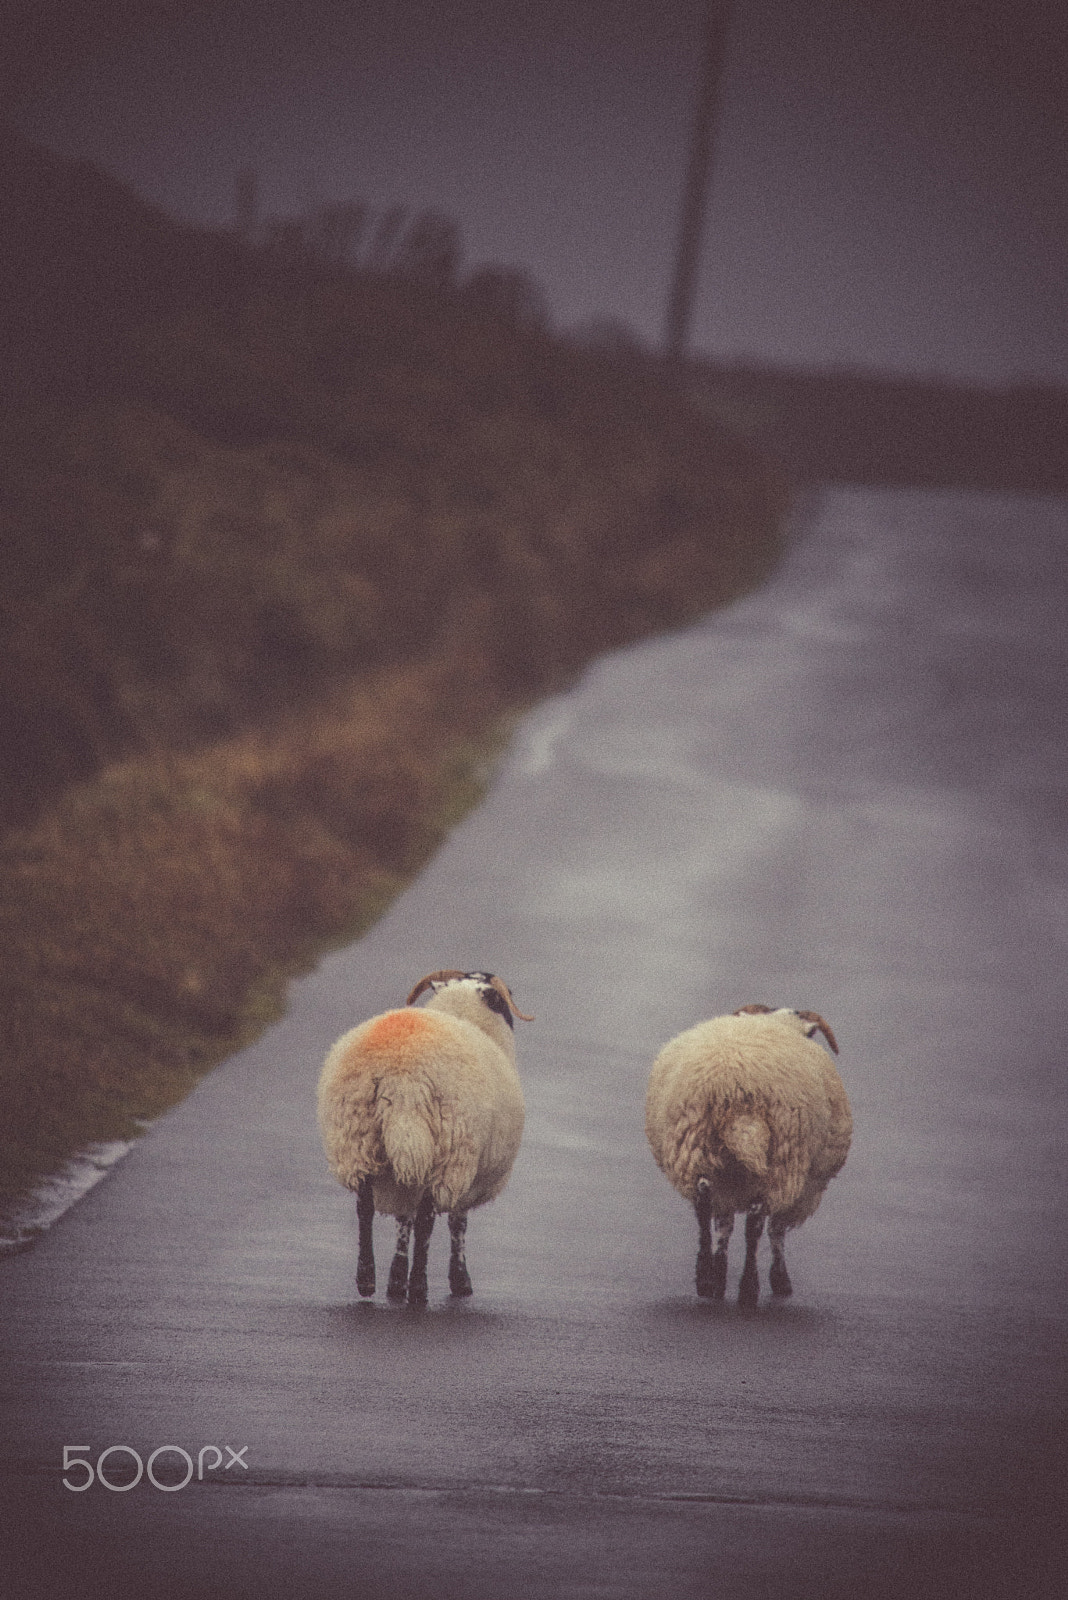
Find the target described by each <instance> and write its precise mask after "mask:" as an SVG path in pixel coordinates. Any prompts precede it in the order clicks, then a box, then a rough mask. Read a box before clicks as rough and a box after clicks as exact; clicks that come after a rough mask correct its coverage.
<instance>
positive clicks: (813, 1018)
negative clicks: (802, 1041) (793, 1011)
mask: <svg viewBox="0 0 1068 1600" xmlns="http://www.w3.org/2000/svg"><path fill="white" fill-rule="evenodd" d="M797 1014H798V1016H799V1017H804V1019H805V1021H806V1022H814V1023H815V1024H816V1027H817V1028H818V1029H819V1031H820V1033H822V1034H823V1037H824V1038H825V1039H826V1041H827V1043H828V1044H829V1045H830V1047H831V1049H832V1050H833V1051H834V1053H835V1055H837V1054H838V1040H837V1039H836V1038H835V1036H834V1034H833V1033H832V1031H831V1025H830V1023H829V1022H824V1020H823V1018H822V1017H821V1016H820V1014H819V1012H818V1011H799V1012H798V1013H797Z"/></svg>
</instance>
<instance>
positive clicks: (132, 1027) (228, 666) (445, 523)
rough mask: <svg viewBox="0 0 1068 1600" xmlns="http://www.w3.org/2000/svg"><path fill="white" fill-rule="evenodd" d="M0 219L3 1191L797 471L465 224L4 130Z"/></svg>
mask: <svg viewBox="0 0 1068 1600" xmlns="http://www.w3.org/2000/svg"><path fill="white" fill-rule="evenodd" d="M0 207H2V208H3V211H4V214H5V231H6V232H7V233H8V234H10V236H12V237H14V238H17V240H18V248H17V249H15V250H13V251H12V252H11V253H10V254H9V255H8V256H7V258H6V259H5V261H4V265H3V269H2V271H3V282H2V284H0V300H2V303H3V306H4V311H3V313H2V320H0V337H2V338H3V339H4V343H5V347H6V357H7V359H6V360H5V361H4V363H3V366H2V370H3V372H4V374H5V378H4V391H3V396H2V407H0V455H2V460H3V473H2V479H0V528H2V545H0V596H2V599H0V688H2V691H3V713H2V722H0V737H2V740H3V745H4V750H5V761H4V762H3V764H2V773H3V776H2V782H0V810H2V813H3V818H4V820H5V822H6V831H5V833H4V836H3V842H2V846H0V925H2V926H3V929H4V934H5V944H6V946H7V947H8V949H9V950H10V955H9V957H8V959H7V962H6V964H5V970H4V973H3V976H2V978H0V986H2V989H3V996H2V1002H3V1005H2V1011H3V1016H4V1030H5V1031H4V1038H3V1049H2V1051H0V1061H2V1066H0V1073H2V1075H3V1084H2V1092H3V1095H4V1099H5V1104H6V1107H7V1109H8V1112H9V1116H8V1119H7V1129H6V1133H5V1140H6V1142H5V1144H4V1147H3V1150H2V1151H0V1193H6V1194H7V1195H8V1196H9V1197H10V1196H15V1195H17V1194H19V1193H20V1192H23V1191H25V1189H26V1188H27V1186H28V1185H30V1184H31V1183H32V1182H33V1180H34V1177H35V1175H36V1174H39V1173H41V1172H42V1171H47V1170H49V1169H51V1168H54V1167H55V1166H56V1164H57V1163H59V1162H60V1161H62V1159H63V1158H64V1157H65V1156H66V1155H67V1154H69V1153H70V1152H71V1151H72V1150H74V1149H76V1148H78V1147H80V1146H81V1145H82V1144H84V1143H85V1141H86V1140H88V1139H95V1140H99V1139H111V1138H117V1137H126V1136H129V1135H130V1134H131V1133H132V1132H134V1131H136V1128H137V1126H138V1125H139V1121H140V1119H142V1118H144V1117H148V1116H151V1115H153V1114H155V1113H156V1112H158V1111H159V1110H160V1109H161V1108H162V1107H163V1106H165V1105H167V1104H170V1103H172V1102H173V1100H174V1099H175V1098H176V1097H178V1096H180V1095H181V1094H183V1093H185V1092H186V1091H187V1090H188V1088H189V1087H190V1085H191V1084H192V1082H194V1081H195V1079H196V1077H197V1075H198V1074H199V1073H201V1072H202V1071H204V1070H205V1069H206V1068H207V1067H208V1066H210V1065H211V1064H212V1063H213V1062H215V1061H217V1060H219V1059H220V1058H221V1057H222V1056H223V1055H225V1054H226V1053H227V1052H228V1051H229V1050H231V1049H232V1048H234V1046H235V1045H236V1044H237V1043H239V1042H240V1041H241V1040H243V1039H246V1038H248V1037H250V1036H251V1035H252V1034H253V1033H254V1032H255V1031H256V1030H257V1029H258V1028H260V1027H262V1026H263V1025H264V1023H265V1022H266V1021H267V1020H268V1019H269V1018H270V1017H271V1016H272V1015H275V1014H277V1010H278V1007H279V1005H280V1004H281V1003H282V996H283V995H284V988H285V982H286V979H287V977H288V975H289V974H291V973H292V972H293V971H295V970H299V969H300V967H301V966H302V965H306V964H307V963H308V962H309V961H311V960H313V959H314V957H315V954H316V952H317V951H318V950H321V949H322V948H323V946H324V944H325V943H326V942H329V941H330V940H336V939H339V938H342V937H351V936H354V935H355V933H356V932H357V931H358V930H359V929H360V928H361V927H363V926H366V924H367V922H368V920H369V919H370V918H372V917H373V916H374V915H376V914H377V912H378V911H379V910H380V909H381V907H382V906H383V905H384V904H385V903H386V902H387V901H388V899H389V898H390V896H391V895H392V894H394V893H396V891H397V889H398V888H399V887H400V886H401V885H402V884H403V883H404V882H405V881H406V880H407V878H408V877H410V875H411V873H412V872H414V871H415V870H417V868H418V866H419V865H420V863H421V862H422V861H424V860H425V859H426V856H427V854H428V852H429V851H431V850H432V849H433V848H434V846H435V844H436V843H437V841H438V840H439V839H440V838H441V837H442V834H443V832H444V830H445V829H446V828H447V827H448V826H450V825H451V823H452V821H453V820H455V818H456V817H457V816H458V815H459V814H461V812H462V810H463V809H464V808H465V807H466V806H467V805H469V804H470V803H471V802H472V801H473V800H474V799H475V798H477V795H478V793H479V792H480V785H481V783H482V782H483V781H484V774H485V772H486V770H487V761H488V760H489V759H490V758H491V756H492V752H493V749H494V748H495V746H496V744H497V743H498V742H499V740H500V739H501V738H502V737H503V736H504V732H505V730H506V728H507V719H508V718H509V716H511V715H513V714H514V713H515V712H516V711H518V710H519V709H521V708H522V707H523V706H524V705H527V704H529V703H530V702H531V701H532V700H533V699H534V698H536V697H537V696H538V695H540V694H543V693H544V692H546V691H547V690H549V689H552V688H554V687H556V686H558V685H560V684H562V683H564V682H566V681H567V679H568V678H569V676H571V675H573V674H574V673H575V672H576V671H577V670H578V669H579V668H580V667H581V666H582V664H583V663H584V662H586V661H588V660H589V659H590V658H591V657H592V656H593V655H594V654H596V653H597V652H598V651H600V650H603V649H604V648H606V647H608V646H611V645H616V644H621V643H623V642H625V641H627V640H630V639H634V638H637V637H639V636H641V635H642V634H645V633H648V632H649V631H651V630H654V629H658V628H663V627H666V626H672V625H676V624H678V623H681V622H683V621H685V620H686V619H687V618H690V617H693V616H695V615H697V614H698V613H700V612H701V611H703V610H705V609H707V608H708V607H709V606H712V605H715V604H717V603H719V602H721V601H723V600H725V599H727V598H729V597H731V596H732V595H736V594H738V593H740V592H742V591H743V590H744V589H745V588H746V587H748V586H749V585H751V584H752V583H754V582H756V581H757V580H758V579H759V578H760V576H761V575H762V574H763V573H764V572H766V571H767V570H768V567H769V565H770V563H771V562H772V561H773V560H774V559H775V555H776V553H777V549H778V541H779V529H780V524H781V519H782V513H783V510H784V507H785V504H786V488H785V483H784V480H783V479H782V477H781V476H780V475H779V474H778V473H777V472H776V471H774V470H773V469H772V468H770V467H769V466H768V464H767V462H766V460H765V458H764V457H763V456H762V455H761V454H760V453H759V452H758V451H757V450H756V449H754V447H752V446H751V445H748V444H746V443H744V442H743V441H741V440H740V439H739V438H737V437H735V436H734V435H732V434H731V433H730V432H729V431H728V430H727V429H726V428H724V427H723V426H722V425H721V424H720V423H719V422H718V421H717V420H716V419H715V418H714V417H713V416H711V415H709V414H708V413H707V412H706V411H705V410H702V409H701V408H700V407H698V406H696V405H695V404H694V403H693V402H692V401H691V400H689V399H688V398H687V397H686V396H685V395H684V394H683V393H682V392H681V391H680V390H679V389H678V388H677V387H675V386H673V385H672V384H671V383H670V382H669V381H668V380H667V379H666V378H665V376H664V375H663V374H661V373H659V372H658V371H657V370H656V368H655V366H654V365H653V364H651V363H642V362H627V361H623V360H620V359H619V358H618V357H617V356H614V355H612V354H611V353H610V352H604V351H601V352H598V351H596V350H590V349H581V348H577V347H575V346H573V345H571V344H569V343H567V342H566V341H565V340H562V339H560V338H557V337H555V336H554V335H553V334H552V333H551V332H550V330H549V329H548V328H547V326H546V324H545V319H544V316H543V314H542V313H541V311H540V308H539V299H538V296H537V293H536V291H535V290H534V289H533V286H530V285H528V284H526V283H525V282H524V281H523V280H522V278H521V277H520V276H519V275H517V274H515V273H507V272H501V271H496V270H495V271H487V270H482V271H479V272H474V273H469V274H467V275H466V276H464V275H463V274H462V273H461V271H460V265H459V257H458V250H457V248H456V244H455V240H454V236H453V235H452V234H451V233H450V230H449V229H448V226H447V225H445V224H444V223H443V222H442V219H433V218H429V219H428V218H426V217H422V218H419V217H417V218H414V219H400V220H398V216H397V215H394V216H393V217H392V220H390V219H389V218H380V219H378V222H377V225H376V228H375V230H374V232H373V237H372V239H371V244H370V246H369V247H368V248H365V249H364V250H363V252H362V253H360V254H356V255H354V254H353V253H352V252H351V251H346V250H343V249H340V248H338V230H337V227H336V226H334V227H333V231H332V232H331V229H330V228H329V227H327V226H326V223H327V222H329V221H330V219H329V218H324V217H323V216H321V215H320V216H319V217H318V218H315V219H311V220H310V221H309V222H307V223H306V224H292V225H289V226H288V228H286V227H279V228H276V229H275V230H274V232H273V233H272V234H270V235H269V236H266V237H262V238H259V237H257V238H254V239H244V240H240V239H237V238H235V237H231V236H227V235H222V234H210V233H206V232H204V231H201V230H195V229H187V228H182V227H179V226H178V225H177V224H176V223H174V222H172V221H171V220H170V219H168V218H166V217H164V216H163V215H162V214H160V213H158V212H155V211H153V210H152V209H151V208H149V207H147V206H144V205H142V204H141V202H140V201H138V200H137V199H136V198H135V197H134V196H132V195H131V194H129V193H128V192H127V191H125V190H123V189H122V188H121V187H120V186H119V185H117V184H115V183H113V182H112V181H111V180H110V179H108V178H107V177H106V176H105V175H103V174H101V173H99V172H96V171H94V170H92V169H90V168H81V167H72V166H69V165H66V164H64V163H63V162H60V161H58V160H57V159H56V158H54V157H52V156H50V155H48V154H47V153H46V152H42V151H39V150H36V149H34V148H33V147H31V146H29V145H27V144H26V143H25V141H22V140H20V139H19V137H18V136H17V135H15V134H13V133H12V132H11V131H10V130H8V131H7V132H5V133H4V134H3V136H2V140H0ZM350 220H351V216H350ZM336 222H337V218H336V217H335V218H334V223H335V224H336ZM387 222H388V223H389V227H388V228H387V227H386V226H385V224H386V223H387ZM390 229H392V232H390V231H389V230H390ZM447 957H448V953H447V952H445V953H443V957H442V959H443V960H446V959H447Z"/></svg>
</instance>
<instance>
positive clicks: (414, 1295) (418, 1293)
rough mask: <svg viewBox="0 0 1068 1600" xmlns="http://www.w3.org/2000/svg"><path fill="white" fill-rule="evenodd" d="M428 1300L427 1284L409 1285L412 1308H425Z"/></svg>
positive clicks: (409, 1300)
mask: <svg viewBox="0 0 1068 1600" xmlns="http://www.w3.org/2000/svg"><path fill="white" fill-rule="evenodd" d="M427 1298H428V1296H427V1286H426V1284H425V1283H416V1282H412V1283H409V1285H408V1304H409V1305H410V1306H425V1305H426V1303H427Z"/></svg>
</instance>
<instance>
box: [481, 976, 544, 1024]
mask: <svg viewBox="0 0 1068 1600" xmlns="http://www.w3.org/2000/svg"><path fill="white" fill-rule="evenodd" d="M490 988H491V989H496V991H497V993H498V994H499V995H500V996H501V998H502V1000H507V1002H508V1005H509V1008H510V1010H511V1013H512V1015H513V1016H514V1017H518V1018H519V1020H520V1021H521V1022H533V1021H534V1018H533V1017H528V1016H527V1014H526V1012H525V1011H520V1009H519V1007H518V1006H517V1005H516V1003H515V1001H514V1000H513V999H512V996H511V993H510V992H509V989H508V985H507V984H506V983H505V981H504V979H503V978H498V977H497V975H496V973H494V974H493V976H492V977H491V978H490Z"/></svg>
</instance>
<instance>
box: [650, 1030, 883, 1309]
mask: <svg viewBox="0 0 1068 1600" xmlns="http://www.w3.org/2000/svg"><path fill="white" fill-rule="evenodd" d="M815 1033H822V1034H823V1036H824V1038H825V1039H826V1040H827V1043H828V1044H829V1045H830V1047H831V1049H832V1050H833V1051H834V1052H835V1054H836V1055H837V1053H838V1044H837V1041H836V1040H835V1037H834V1034H833V1033H832V1032H831V1029H830V1027H829V1026H828V1024H827V1023H826V1022H824V1020H823V1018H822V1017H821V1016H819V1015H818V1014H817V1013H816V1012H815V1011H793V1010H791V1009H790V1008H789V1007H782V1008H781V1009H780V1010H778V1011H772V1009H771V1008H770V1006H763V1005H748V1006H742V1007H741V1008H740V1010H738V1011H736V1012H734V1014H733V1015H732V1016H726V1017H713V1018H712V1019H711V1020H710V1021H708V1022H699V1023H698V1024H697V1026H696V1027H693V1028H687V1029H686V1031H685V1032H684V1033H680V1034H678V1035H677V1036H676V1037H675V1038H674V1039H672V1040H671V1041H670V1043H668V1044H666V1045H665V1046H664V1048H663V1049H662V1050H661V1052H660V1054H659V1055H658V1056H657V1058H656V1061H655V1062H654V1063H653V1070H652V1073H651V1074H650V1077H649V1089H648V1093H647V1096H646V1104H645V1131H646V1136H647V1137H648V1140H649V1143H650V1145H651V1147H652V1151H653V1155H654V1156H655V1158H656V1162H657V1165H658V1166H659V1167H660V1169H661V1171H662V1172H663V1173H664V1174H665V1175H666V1176H667V1177H668V1178H669V1179H670V1181H671V1182H672V1183H673V1184H674V1186H675V1188H676V1189H677V1190H678V1191H679V1193H680V1194H681V1195H683V1196H684V1198H685V1199H687V1200H689V1202H690V1203H691V1205H692V1206H693V1207H694V1210H695V1211H696V1213H697V1224H698V1253H697V1293H698V1294H699V1295H702V1296H704V1297H705V1298H707V1299H715V1300H721V1299H722V1298H723V1296H724V1294H725V1292H726V1286H727V1246H728V1241H729V1240H730V1236H731V1233H732V1232H733V1229H734V1217H735V1213H736V1212H745V1213H746V1222H745V1265H744V1267H743V1270H742V1277H741V1283H740V1285H739V1290H738V1300H739V1304H741V1305H755V1304H756V1302H757V1300H758V1299H759V1296H760V1283H759V1278H758V1274H757V1245H758V1243H759V1241H760V1236H761V1234H762V1233H763V1231H764V1223H765V1221H767V1223H768V1238H769V1240H770V1243H771V1272H770V1284H771V1292H772V1294H773V1295H788V1294H792V1293H793V1286H792V1284H791V1282H790V1275H789V1273H788V1272H787V1270H786V1255H785V1237H786V1232H787V1230H788V1229H789V1228H797V1227H800V1225H801V1223H802V1222H804V1221H805V1220H806V1218H808V1217H810V1216H811V1215H812V1213H813V1212H814V1211H815V1209H816V1207H817V1206H818V1205H819V1203H820V1200H821V1199H822V1198H823V1191H824V1190H825V1189H826V1187H827V1185H828V1183H829V1182H830V1180H831V1179H832V1178H833V1177H834V1176H835V1174H836V1173H838V1172H840V1171H841V1169H842V1166H843V1165H844V1163H845V1159H846V1156H847V1155H848V1153H849V1145H850V1140H851V1138H852V1134H853V1118H852V1113H851V1111H850V1109H849V1100H848V1098H847V1096H846V1092H845V1088H844V1087H843V1084H842V1080H841V1078H840V1077H839V1076H838V1073H837V1071H836V1069H835V1066H834V1063H833V1062H832V1061H831V1058H830V1056H829V1055H828V1054H827V1052H826V1051H825V1050H823V1049H822V1048H821V1047H820V1046H819V1045H818V1044H816V1043H815V1041H814V1039H813V1035H814V1034H815ZM713 1224H714V1226H715V1236H716V1243H715V1249H714V1250H713V1247H712V1226H713Z"/></svg>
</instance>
